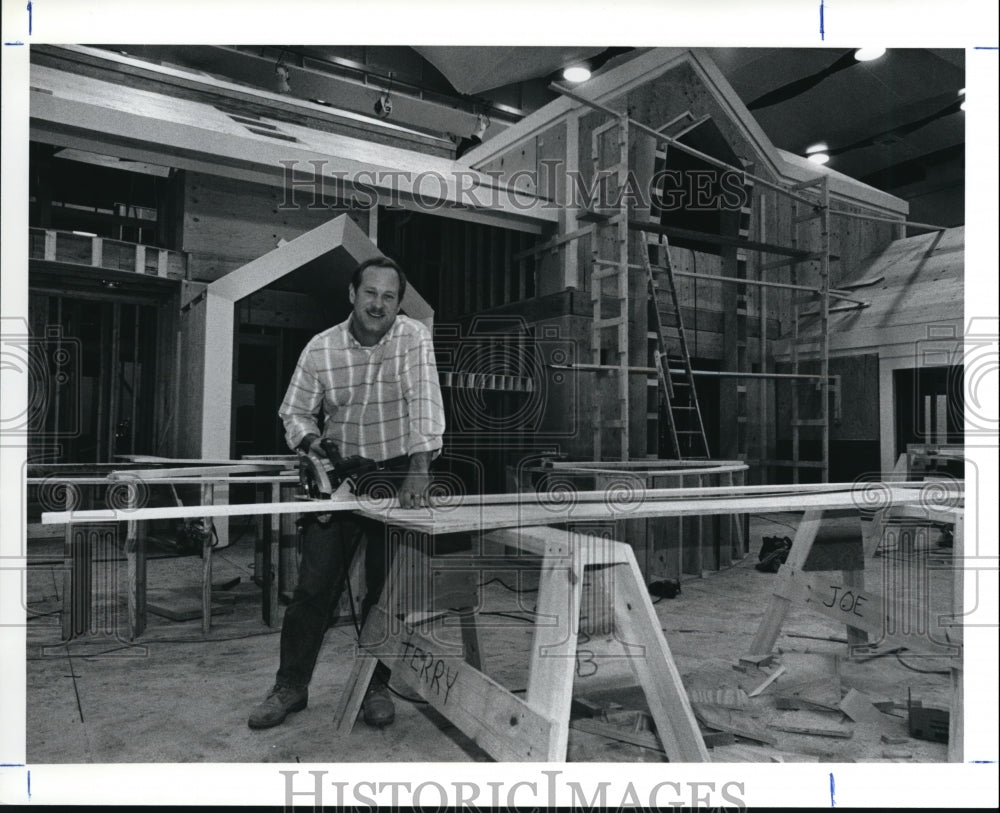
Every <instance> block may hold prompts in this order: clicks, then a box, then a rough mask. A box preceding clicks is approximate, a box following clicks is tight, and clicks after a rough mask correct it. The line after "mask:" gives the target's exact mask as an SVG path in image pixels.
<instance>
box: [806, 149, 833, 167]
mask: <svg viewBox="0 0 1000 813" xmlns="http://www.w3.org/2000/svg"><path fill="white" fill-rule="evenodd" d="M808 158H809V160H810V161H812V162H813V163H814V164H825V163H826V162H827V161H829V160H830V156H829V155H827V154H826V153H825V152H814V153H810V154H809V156H808Z"/></svg>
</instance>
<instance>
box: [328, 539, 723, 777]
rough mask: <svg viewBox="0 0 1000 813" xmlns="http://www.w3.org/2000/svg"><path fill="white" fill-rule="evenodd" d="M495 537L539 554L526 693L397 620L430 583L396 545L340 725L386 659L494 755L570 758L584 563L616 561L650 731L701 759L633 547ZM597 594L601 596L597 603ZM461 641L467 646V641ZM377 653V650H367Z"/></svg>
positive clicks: (676, 750) (617, 616)
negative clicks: (650, 721)
mask: <svg viewBox="0 0 1000 813" xmlns="http://www.w3.org/2000/svg"><path fill="white" fill-rule="evenodd" d="M491 537H492V539H494V540H495V541H498V542H501V543H502V544H506V545H510V546H513V547H516V548H518V549H520V550H521V551H524V552H527V553H533V554H537V555H540V556H541V557H542V563H541V567H542V569H541V579H540V582H539V594H538V607H537V612H538V618H537V620H536V626H535V634H534V639H533V642H532V649H531V654H530V666H529V674H528V691H527V696H526V698H525V699H523V700H522V699H521V698H519V697H517V696H516V695H514V694H512V693H511V692H510V691H508V690H507V689H505V688H503V687H502V686H500V685H499V684H498V683H496V682H495V681H494V680H492V679H491V678H489V677H488V676H486V675H484V674H483V673H482V672H481V671H479V670H478V669H477V668H475V666H474V665H473V664H471V663H469V662H467V660H465V659H463V653H457V652H454V647H453V646H452V647H451V648H450V650H449V649H448V648H447V647H444V646H443V645H442V644H441V643H440V642H439V641H436V640H434V639H433V638H432V637H431V636H428V635H424V634H423V633H422V632H420V631H419V630H417V629H416V628H415V627H413V626H412V625H409V624H406V623H404V622H403V612H402V611H405V610H406V609H408V608H410V607H412V606H414V602H413V601H411V598H412V596H410V595H407V594H406V593H407V592H408V591H407V590H406V587H407V586H411V587H413V592H414V593H415V594H421V593H422V592H423V591H425V590H426V587H425V586H423V587H422V586H421V585H420V584H415V583H414V579H413V576H414V574H416V575H417V576H418V577H419V575H420V574H425V573H426V572H427V567H426V562H424V561H421V560H422V558H423V557H422V554H420V553H419V552H417V551H415V550H414V549H413V548H412V547H410V546H409V545H401V546H400V548H399V551H398V553H397V555H396V558H395V561H394V563H393V567H392V569H391V571H390V574H389V578H388V580H387V583H386V587H385V589H384V590H383V594H382V599H381V600H380V601H379V603H378V605H377V606H376V607H375V608H374V609H373V610H372V612H371V613H370V614H369V616H368V620H367V622H366V623H365V627H364V629H363V630H362V639H361V649H363V650H367V655H368V656H367V657H366V656H365V654H361V653H360V652H359V655H358V657H357V659H356V660H355V663H354V666H353V668H352V670H351V675H350V677H349V679H348V682H347V686H346V687H345V690H344V694H343V695H342V697H341V700H340V703H339V705H338V708H337V713H336V718H335V719H336V724H337V727H338V730H340V731H342V732H348V731H350V730H351V728H352V727H353V725H354V720H355V718H356V717H357V714H358V712H359V711H360V708H361V703H362V701H363V699H364V694H365V691H366V689H367V686H368V683H369V681H370V680H371V677H372V674H373V673H374V671H375V662H376V660H377V659H381V660H383V661H386V662H387V663H390V664H392V665H393V669H394V672H393V674H394V675H395V676H398V677H400V678H401V679H403V680H404V681H405V682H407V683H408V684H409V686H410V687H411V688H412V689H413V690H414V691H416V692H417V693H418V694H419V695H420V696H421V697H422V698H423V699H425V700H427V701H428V702H429V703H430V704H431V705H433V706H434V707H435V708H436V709H437V710H438V711H439V712H441V713H442V714H443V715H444V716H445V717H446V718H447V719H449V720H450V721H451V722H452V723H454V725H455V726H456V727H457V728H458V729H459V730H461V731H462V732H463V733H465V734H466V735H467V736H468V737H470V738H471V739H472V740H473V741H475V742H476V743H477V744H478V745H479V746H480V747H481V748H483V749H484V750H486V751H487V752H488V753H489V754H490V755H491V756H493V757H494V758H495V759H498V760H501V761H525V760H526V761H536V762H537V761H565V759H566V753H567V746H568V739H569V719H570V704H571V702H572V696H573V677H574V675H575V670H576V647H577V630H578V628H579V622H580V606H581V595H582V589H583V583H584V579H583V576H584V569H585V568H586V567H588V566H591V565H593V566H601V567H609V568H610V567H613V568H614V569H615V573H614V579H613V581H611V582H610V583H612V584H613V586H614V587H613V590H614V596H613V605H614V610H613V615H614V623H615V627H616V629H618V630H619V631H620V633H621V635H623V636H624V640H625V641H627V642H630V643H631V642H634V643H632V645H631V652H630V653H629V655H630V657H631V663H632V666H633V669H634V670H635V673H636V675H637V677H638V679H639V682H640V684H641V685H642V688H643V689H644V691H645V692H646V697H647V699H648V702H649V705H650V709H651V712H652V715H653V719H654V722H655V723H656V725H657V730H658V731H659V732H660V735H661V739H662V741H663V744H664V749H665V750H666V752H667V754H668V756H669V758H670V759H671V760H673V761H686V762H694V761H708V751H707V750H706V748H705V744H704V741H703V740H702V737H701V733H700V731H699V729H698V725H697V722H696V721H695V718H694V714H693V712H692V710H691V706H690V703H689V702H688V699H687V695H686V693H685V691H684V687H683V685H682V683H681V679H680V675H679V673H678V671H677V669H676V666H675V665H674V663H673V658H672V656H671V654H670V649H669V647H668V646H667V643H666V641H665V639H664V638H663V634H662V631H661V630H660V625H659V620H658V619H657V617H656V612H655V610H654V609H653V605H652V603H651V602H650V600H649V596H648V594H647V593H646V591H645V589H644V587H643V581H642V577H641V574H640V572H639V566H638V563H637V562H636V560H635V555H634V554H633V553H632V550H631V548H629V547H628V545H624V544H622V543H618V542H609V541H607V540H603V539H598V538H596V537H590V536H587V535H585V534H576V533H569V532H566V531H562V530H556V529H553V528H544V527H539V528H528V529H523V530H521V531H497V532H493V533H492V534H491ZM601 598H602V597H598V600H600V599H601ZM465 643H466V646H465V647H464V649H465V650H466V653H467V652H468V641H467V640H466V641H465ZM372 656H374V657H372Z"/></svg>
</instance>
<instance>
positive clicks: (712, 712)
mask: <svg viewBox="0 0 1000 813" xmlns="http://www.w3.org/2000/svg"><path fill="white" fill-rule="evenodd" d="M691 708H692V709H693V710H694V714H695V717H697V718H698V720H699V721H700V722H701V724H702V725H704V726H705V727H706V728H712V729H715V730H716V731H728V732H729V733H730V734H735V735H736V736H737V737H742V738H743V739H747V740H753V741H754V742H762V743H764V744H765V745H777V744H778V740H777V739H776V738H775V737H774V736H773V735H772V734H770V733H769V732H768V731H767V729H766V728H764V726H762V725H761V724H760V723H758V722H757V721H756V720H755V719H753V718H752V717H751V716H750V715H748V714H744V713H742V712H739V711H736V710H735V709H726V708H722V707H721V706H710V705H707V704H705V703H692V704H691Z"/></svg>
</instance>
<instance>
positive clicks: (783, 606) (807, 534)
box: [750, 509, 823, 655]
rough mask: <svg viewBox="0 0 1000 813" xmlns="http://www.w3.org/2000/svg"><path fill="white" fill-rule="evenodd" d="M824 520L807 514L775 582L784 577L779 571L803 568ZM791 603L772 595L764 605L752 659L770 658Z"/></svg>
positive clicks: (816, 511) (816, 513)
mask: <svg viewBox="0 0 1000 813" xmlns="http://www.w3.org/2000/svg"><path fill="white" fill-rule="evenodd" d="M822 519H823V512H822V511H821V510H819V509H813V510H811V511H806V512H805V515H804V516H803V517H802V521H801V522H800V523H799V527H798V529H796V531H795V539H794V540H792V550H791V553H789V554H788V559H787V560H786V561H785V564H783V565H782V566H781V569H780V570H779V571H778V578H779V579H781V578H782V576H783V573H782V571H786V570H790V571H792V572H795V573H799V572H801V571H802V566H803V565H804V564H805V563H806V559H808V558H809V551H811V550H812V545H813V542H814V541H815V540H816V534H817V533H818V531H819V525H820V522H821V521H822ZM791 603H792V599H791V598H790V597H788V596H781V595H777V594H775V595H773V596H771V602H770V603H769V604H768V605H767V610H766V612H765V615H764V620H763V621H762V622H761V624H760V627H759V628H758V630H757V634H756V636H754V639H753V643H752V644H750V654H751V655H770V654H771V650H772V649H774V644H775V642H777V640H778V634H779V633H780V632H781V627H782V625H783V624H784V623H785V616H786V615H788V608H789V607H790V606H791Z"/></svg>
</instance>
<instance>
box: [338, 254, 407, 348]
mask: <svg viewBox="0 0 1000 813" xmlns="http://www.w3.org/2000/svg"><path fill="white" fill-rule="evenodd" d="M348 296H349V297H350V299H351V304H352V305H353V306H354V320H355V326H356V328H357V329H358V334H359V335H358V339H359V341H361V342H362V343H363V344H364V343H366V342H370V343H371V344H374V343H375V342H377V341H378V340H379V339H381V338H382V337H383V336H384V335H385V334H386V332H387V331H388V330H389V328H391V327H392V323H393V322H394V321H396V314H397V313H399V275H398V274H396V272H395V271H394V270H393V269H391V268H380V267H379V266H377V265H376V266H372V267H371V268H366V269H365V271H364V273H363V274H362V275H361V283H360V284H359V285H358V289H357V290H356V291H355V290H354V286H348Z"/></svg>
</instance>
